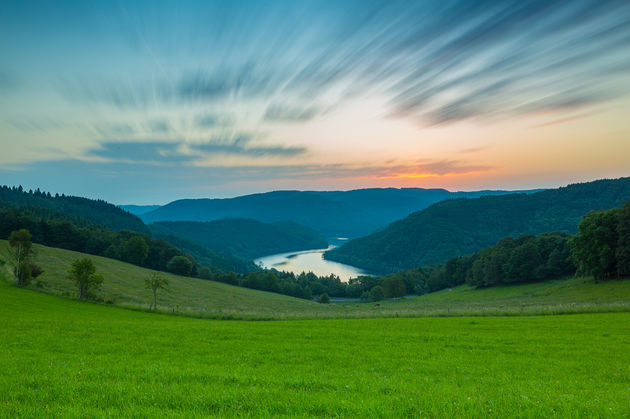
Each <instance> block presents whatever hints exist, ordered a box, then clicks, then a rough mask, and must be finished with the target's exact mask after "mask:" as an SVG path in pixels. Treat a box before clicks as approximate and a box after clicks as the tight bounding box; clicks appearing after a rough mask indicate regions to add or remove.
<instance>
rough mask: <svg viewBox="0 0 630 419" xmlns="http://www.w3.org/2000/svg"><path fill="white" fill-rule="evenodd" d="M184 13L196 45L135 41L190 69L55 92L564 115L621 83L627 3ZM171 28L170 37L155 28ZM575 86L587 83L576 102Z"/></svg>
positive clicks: (291, 114)
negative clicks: (360, 102)
mask: <svg viewBox="0 0 630 419" xmlns="http://www.w3.org/2000/svg"><path fill="white" fill-rule="evenodd" d="M359 6H360V7H359ZM130 9H131V10H130V11H129V13H130V15H134V13H141V11H140V10H135V8H130ZM162 12H164V13H165V16H164V18H165V19H166V18H167V17H168V14H167V13H166V11H162ZM158 13H159V10H158ZM181 13H182V19H183V20H184V21H185V23H186V26H185V27H183V28H182V27H179V26H178V27H177V33H178V34H180V32H181V39H183V38H185V37H186V36H188V38H190V39H192V40H194V42H192V41H191V42H181V43H179V44H178V43H176V42H174V41H173V39H175V35H174V33H175V27H173V28H170V27H169V26H168V25H161V26H159V27H158V26H157V25H156V26H155V27H152V26H151V25H150V22H145V23H147V24H146V25H143V27H142V29H143V31H146V32H148V34H147V35H146V36H145V35H144V34H143V35H142V37H143V39H145V38H146V39H145V41H146V42H144V41H143V42H144V43H145V44H147V45H148V44H149V43H151V45H152V46H153V45H155V47H156V48H162V49H163V51H161V54H160V50H155V51H154V49H151V50H150V55H151V56H152V57H153V58H155V57H157V56H160V57H161V56H164V57H170V56H171V55H169V54H174V51H179V50H180V49H183V50H184V51H185V54H183V55H184V56H185V57H188V61H187V62H186V66H183V65H182V66H179V67H178V66H174V69H173V71H172V72H171V71H169V72H168V75H167V74H165V72H164V71H163V70H164V69H163V68H162V66H161V65H160V66H159V67H160V69H156V76H155V77H154V78H153V79H150V78H146V77H141V78H138V79H134V78H131V76H129V78H125V76H123V77H118V78H115V77H114V78H112V79H99V78H91V79H80V80H74V81H71V82H65V83H63V85H62V90H63V91H64V94H65V95H66V96H67V97H68V98H69V99H70V100H73V101H76V100H87V101H92V102H99V103H107V104H110V105H112V106H115V107H119V108H121V109H127V108H130V107H137V108H147V107H154V106H161V105H165V104H167V105H187V104H191V103H194V104H197V103H201V104H223V103H224V102H229V103H232V104H233V103H246V104H247V103H250V102H251V101H254V102H255V101H262V102H269V101H271V102H272V105H270V106H269V107H268V108H267V110H266V112H264V114H263V119H264V120H267V121H276V122H303V121H307V120H310V119H312V118H313V117H314V116H316V115H317V112H318V111H317V110H318V107H319V106H325V107H330V106H334V105H336V104H339V103H342V102H344V101H347V100H351V99H352V98H357V97H358V98H360V97H361V95H370V94H374V95H377V96H378V97H379V98H382V99H383V100H384V101H385V103H386V104H387V106H389V108H390V109H389V110H390V112H389V115H390V116H396V117H404V118H412V119H413V120H416V121H422V122H423V123H424V124H429V125H433V124H452V123H457V122H459V121H462V120H468V119H478V118H511V117H514V116H515V115H522V114H526V113H530V112H536V111H544V110H547V109H555V110H557V111H559V112H563V109H565V108H566V106H563V103H570V104H571V106H572V107H573V108H576V107H580V108H588V107H593V106H597V105H598V104H600V103H602V102H605V101H608V100H610V99H612V98H614V97H616V96H617V95H624V94H627V93H628V91H629V89H630V86H628V83H627V82H626V81H624V80H627V77H628V73H629V71H630V55H628V54H627V52H626V50H627V45H628V44H629V43H630V3H628V2H627V1H625V2H624V1H600V0H576V1H571V2H563V1H542V0H541V1H527V2H518V1H509V2H493V1H475V2H471V1H465V0H460V1H453V2H378V1H373V2H372V1H365V2H360V3H351V2H350V3H348V2H333V3H327V4H326V5H325V6H324V7H322V6H320V5H318V6H316V5H309V4H300V5H292V6H288V5H284V4H283V5H281V6H280V5H275V6H274V5H265V7H261V6H256V7H255V6H251V7H250V6H244V5H243V4H234V5H232V6H229V7H227V6H226V7H225V8H220V9H215V8H214V6H213V5H207V6H205V7H201V8H199V7H195V8H192V7H187V6H182V11H181ZM140 16H141V15H140ZM254 16H255V18H254ZM145 26H147V27H146V28H145ZM174 26H175V25H174ZM164 28H166V29H164ZM169 29H172V32H173V33H172V34H171V36H173V37H174V38H173V39H170V38H166V39H165V38H164V37H160V34H161V32H162V31H163V30H167V31H168V30H169ZM129 30H130V29H129ZM138 31H139V30H138V29H134V30H133V31H132V32H133V34H132V35H133V36H132V38H137V37H138V36H139V34H138ZM177 38H178V39H179V35H178V37H177ZM151 40H153V41H154V42H151ZM166 41H168V42H166ZM171 41H173V42H171ZM169 48H172V49H173V50H170V49H169ZM186 54H188V55H186ZM243 57H247V58H246V60H244V59H243ZM152 61H153V59H152ZM157 70H159V71H157ZM128 73H130V74H131V73H132V72H124V71H123V72H121V73H119V74H128ZM572 86H588V87H587V88H585V90H586V91H585V92H584V94H583V95H582V96H581V97H575V95H572V94H571V93H570V89H571V87H572ZM600 91H606V92H614V95H611V94H598V92H600ZM547 97H554V100H553V101H552V102H553V103H549V101H548V100H546V98H547ZM286 103H290V104H291V105H290V106H287V105H283V104H286ZM556 103H559V104H560V106H556ZM315 104H319V105H318V106H315ZM207 122H208V123H207V124H204V125H203V126H204V127H209V126H211V125H212V123H213V122H212V121H211V120H208V121H207Z"/></svg>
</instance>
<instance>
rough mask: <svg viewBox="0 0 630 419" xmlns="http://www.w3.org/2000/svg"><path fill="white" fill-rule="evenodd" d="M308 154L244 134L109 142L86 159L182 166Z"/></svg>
mask: <svg viewBox="0 0 630 419" xmlns="http://www.w3.org/2000/svg"><path fill="white" fill-rule="evenodd" d="M306 151H307V150H306V148H304V147H287V146H282V145H256V144H254V143H253V137H252V136H249V135H244V134H241V135H235V136H234V137H226V138H218V137H217V138H213V139H212V140H209V141H206V142H204V143H189V142H186V141H183V140H174V141H161V140H145V141H137V140H127V141H122V140H115V141H106V142H103V143H101V144H99V145H98V147H97V148H94V149H91V150H88V151H87V152H86V153H85V157H88V158H94V157H96V158H100V159H105V160H107V161H112V162H121V163H151V164H162V165H180V164H189V163H193V162H200V161H202V160H204V159H207V158H208V157H212V156H216V155H230V156H242V157H250V158H263V157H294V156H298V155H301V154H304V153H306Z"/></svg>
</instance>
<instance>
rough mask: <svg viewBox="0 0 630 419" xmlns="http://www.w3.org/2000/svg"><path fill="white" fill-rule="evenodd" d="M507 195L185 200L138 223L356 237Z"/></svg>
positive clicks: (419, 192)
mask: <svg viewBox="0 0 630 419" xmlns="http://www.w3.org/2000/svg"><path fill="white" fill-rule="evenodd" d="M536 191H537V190H536ZM520 192H527V193H531V192H535V191H520ZM508 193H514V191H473V192H450V191H447V190H446V189H422V188H401V189H397V188H372V189H356V190H351V191H275V192H267V193H260V194H253V195H244V196H239V197H235V198H224V199H182V200H177V201H173V202H171V203H169V204H167V205H164V206H162V207H160V208H157V209H155V210H153V211H149V212H147V213H144V214H141V215H140V218H142V220H143V221H144V222H145V223H147V224H148V223H152V222H158V221H214V220H218V219H222V218H250V219H253V220H257V221H261V222H264V223H273V222H277V221H291V222H294V223H297V224H301V225H303V226H306V227H308V228H311V229H312V230H315V231H317V232H318V233H320V234H322V235H324V236H325V237H327V238H331V237H350V238H352V237H360V236H363V235H366V234H369V233H372V232H374V231H376V230H379V229H381V228H384V227H386V226H387V225H388V224H389V223H391V222H392V221H395V220H397V219H400V218H402V217H405V216H407V215H409V214H410V213H412V212H414V211H418V210H421V209H423V208H426V207H428V206H429V205H431V204H433V203H435V202H438V201H442V200H444V199H450V198H461V197H468V198H473V197H479V196H484V195H504V194H508Z"/></svg>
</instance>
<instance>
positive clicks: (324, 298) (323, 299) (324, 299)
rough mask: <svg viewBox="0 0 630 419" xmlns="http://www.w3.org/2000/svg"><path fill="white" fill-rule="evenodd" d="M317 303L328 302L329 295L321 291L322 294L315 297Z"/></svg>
mask: <svg viewBox="0 0 630 419" xmlns="http://www.w3.org/2000/svg"><path fill="white" fill-rule="evenodd" d="M317 302H318V303H322V304H328V303H330V297H329V296H328V294H326V293H323V294H322V295H320V296H319V298H318V299H317Z"/></svg>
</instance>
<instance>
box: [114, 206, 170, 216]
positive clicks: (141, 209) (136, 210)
mask: <svg viewBox="0 0 630 419" xmlns="http://www.w3.org/2000/svg"><path fill="white" fill-rule="evenodd" d="M118 208H122V209H124V210H125V211H127V212H130V213H132V214H133V215H141V214H146V213H147V212H149V211H153V210H156V209H158V208H160V206H159V205H118Z"/></svg>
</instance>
